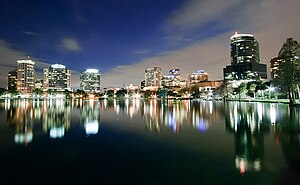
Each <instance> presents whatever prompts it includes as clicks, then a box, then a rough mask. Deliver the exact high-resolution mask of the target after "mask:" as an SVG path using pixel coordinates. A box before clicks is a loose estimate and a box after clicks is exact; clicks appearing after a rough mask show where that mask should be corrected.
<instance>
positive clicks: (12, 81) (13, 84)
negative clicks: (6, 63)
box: [7, 70, 17, 91]
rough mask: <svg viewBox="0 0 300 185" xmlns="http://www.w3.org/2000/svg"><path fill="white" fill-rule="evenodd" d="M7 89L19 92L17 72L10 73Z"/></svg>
mask: <svg viewBox="0 0 300 185" xmlns="http://www.w3.org/2000/svg"><path fill="white" fill-rule="evenodd" d="M7 89H8V90H9V91H16V90H17V71H16V70H12V71H9V72H8V85H7Z"/></svg>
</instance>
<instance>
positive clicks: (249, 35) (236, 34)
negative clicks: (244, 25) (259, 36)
mask: <svg viewBox="0 0 300 185" xmlns="http://www.w3.org/2000/svg"><path fill="white" fill-rule="evenodd" d="M236 37H253V35H251V34H239V33H237V32H236V33H235V34H234V35H232V36H231V38H230V39H233V38H236Z"/></svg>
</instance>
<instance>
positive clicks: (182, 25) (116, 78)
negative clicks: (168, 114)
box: [0, 0, 300, 88]
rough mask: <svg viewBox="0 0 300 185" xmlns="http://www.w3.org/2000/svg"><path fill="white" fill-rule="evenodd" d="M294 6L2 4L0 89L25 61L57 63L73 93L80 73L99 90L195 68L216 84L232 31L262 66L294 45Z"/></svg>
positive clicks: (148, 1) (98, 1)
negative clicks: (250, 44)
mask: <svg viewBox="0 0 300 185" xmlns="http://www.w3.org/2000/svg"><path fill="white" fill-rule="evenodd" d="M299 8H300V2H298V1H297V0H286V1H279V0H262V1H259V0H253V1H246V0H227V1H222V0H142V1H141V0H88V1H85V0H51V1H50V0H35V1H34V0H26V1H25V0H18V1H17V0H7V1H2V4H1V6H0V27H1V29H0V65H1V75H0V87H6V83H7V72H8V71H9V70H11V69H13V68H14V67H15V65H16V60H17V59H18V58H22V57H26V56H31V57H32V58H33V59H35V60H36V61H38V63H37V68H42V67H46V66H48V65H49V64H54V63H60V64H63V65H65V66H67V67H68V68H70V69H71V70H73V71H72V74H73V75H72V86H73V88H77V87H78V80H79V78H78V74H79V72H81V71H84V70H85V69H86V68H97V69H99V70H100V71H101V73H102V87H109V86H121V85H123V84H125V85H129V84H130V83H133V84H134V85H139V83H140V81H141V80H143V78H144V69H145V68H147V67H152V66H161V67H162V69H163V73H164V74H166V73H167V71H168V70H169V69H170V68H175V67H176V68H180V69H181V74H182V76H183V78H186V79H187V76H188V74H189V73H192V72H194V71H196V70H198V69H204V70H206V71H207V72H208V73H209V78H210V79H211V80H215V79H222V68H223V67H225V66H226V65H228V64H229V63H230V59H229V42H230V41H229V39H230V36H231V35H232V34H233V33H234V32H235V31H238V32H241V33H252V34H254V36H255V37H256V39H257V40H258V42H259V44H260V52H261V62H262V63H266V64H268V63H269V61H270V59H271V57H273V56H275V55H276V54H277V53H278V51H279V49H280V47H281V45H282V44H283V42H284V41H285V39H286V38H288V37H293V38H295V39H296V40H298V41H299V39H300V35H299V34H300V26H299V24H295V22H298V17H299V16H298V9H299ZM282 10H289V11H288V12H285V13H284V14H283V13H282ZM37 70H38V71H40V70H39V69H37ZM38 76H40V74H39V75H38Z"/></svg>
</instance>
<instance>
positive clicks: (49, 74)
mask: <svg viewBox="0 0 300 185" xmlns="http://www.w3.org/2000/svg"><path fill="white" fill-rule="evenodd" d="M45 87H48V89H49V90H53V91H65V90H69V91H70V90H71V72H70V70H69V69H67V68H66V66H64V65H61V64H53V65H51V66H50V67H49V68H48V69H44V88H45Z"/></svg>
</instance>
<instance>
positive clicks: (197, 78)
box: [189, 70, 208, 85]
mask: <svg viewBox="0 0 300 185" xmlns="http://www.w3.org/2000/svg"><path fill="white" fill-rule="evenodd" d="M205 81H208V74H207V73H206V72H205V71H204V70H197V71H196V72H195V73H192V74H191V75H189V84H190V85H194V84H197V83H199V82H205Z"/></svg>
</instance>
